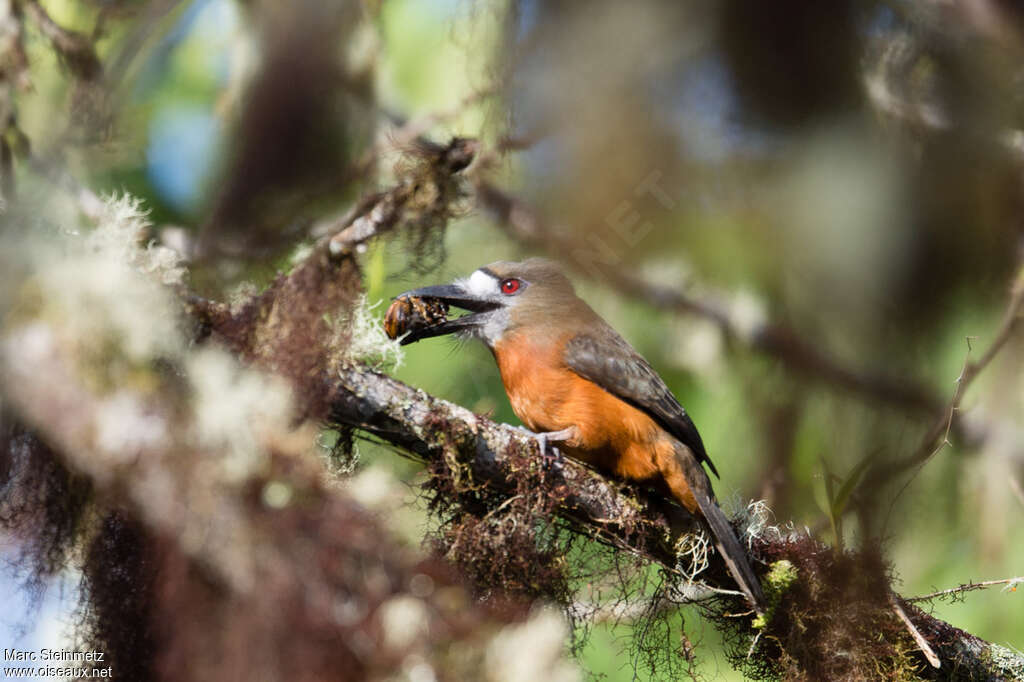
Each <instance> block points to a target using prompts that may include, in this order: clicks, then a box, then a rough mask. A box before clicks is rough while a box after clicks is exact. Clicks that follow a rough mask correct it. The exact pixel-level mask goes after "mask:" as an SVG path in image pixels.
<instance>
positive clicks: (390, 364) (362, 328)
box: [346, 296, 404, 371]
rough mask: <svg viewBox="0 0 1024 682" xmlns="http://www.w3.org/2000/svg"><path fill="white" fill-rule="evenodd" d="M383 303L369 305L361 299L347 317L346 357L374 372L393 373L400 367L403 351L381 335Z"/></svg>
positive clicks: (364, 297)
mask: <svg viewBox="0 0 1024 682" xmlns="http://www.w3.org/2000/svg"><path fill="white" fill-rule="evenodd" d="M382 304H383V301H377V302H376V303H373V304H370V303H368V302H367V299H366V296H360V297H359V300H358V301H356V304H355V305H354V306H353V307H352V312H351V313H350V315H349V318H348V320H349V323H350V324H349V331H350V333H351V337H350V339H349V343H348V348H347V350H346V355H347V357H348V359H349V360H350V361H355V362H361V363H364V364H367V365H369V366H371V367H373V368H374V369H378V370H387V371H394V370H396V369H398V368H399V367H401V366H402V360H403V359H404V352H403V351H402V346H401V345H400V344H399V343H398V341H394V340H392V339H389V338H388V335H387V334H386V333H385V332H384V321H383V316H382V315H380V313H381V312H382V308H383V306H382Z"/></svg>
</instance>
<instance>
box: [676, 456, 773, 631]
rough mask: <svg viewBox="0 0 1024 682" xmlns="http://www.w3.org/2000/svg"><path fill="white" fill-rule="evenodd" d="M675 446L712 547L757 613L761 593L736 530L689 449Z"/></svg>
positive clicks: (761, 602) (762, 607) (761, 609)
mask: <svg viewBox="0 0 1024 682" xmlns="http://www.w3.org/2000/svg"><path fill="white" fill-rule="evenodd" d="M679 446H680V447H677V448H676V456H677V457H678V458H679V460H680V463H681V464H682V468H683V471H684V473H685V476H686V482H687V484H688V485H689V486H690V491H691V492H692V493H693V496H694V497H695V498H696V499H697V506H698V507H699V508H700V512H701V514H702V515H703V516H704V520H705V521H707V524H708V527H709V528H710V529H711V537H712V539H713V540H714V543H715V549H717V550H718V553H719V554H720V555H722V559H724V560H725V565H726V566H727V567H728V569H729V573H730V574H731V575H732V577H733V580H735V581H736V584H737V585H738V586H739V588H740V589H741V590H742V591H743V593H744V594H746V595H747V599H749V600H750V603H751V605H753V607H754V609H755V610H756V611H757V612H758V613H759V614H761V613H764V610H765V598H764V592H763V591H762V590H761V582H760V581H759V580H758V579H757V575H755V574H754V569H752V568H751V567H750V559H749V558H748V557H747V553H746V551H744V549H743V545H741V544H740V541H739V540H737V539H736V533H735V532H734V531H733V529H732V526H730V525H729V519H727V518H725V513H724V512H722V510H721V509H720V508H719V506H718V503H717V502H716V501H715V494H714V493H713V492H712V491H711V480H710V479H709V478H708V475H707V474H706V473H705V472H704V469H703V468H702V467H701V465H700V463H699V462H698V461H697V458H696V457H694V456H693V453H691V452H690V451H689V448H687V447H686V446H685V445H683V444H682V443H680V444H679ZM679 450H683V452H679Z"/></svg>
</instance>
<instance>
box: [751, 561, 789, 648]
mask: <svg viewBox="0 0 1024 682" xmlns="http://www.w3.org/2000/svg"><path fill="white" fill-rule="evenodd" d="M799 574H800V572H799V571H798V570H797V568H796V566H794V565H793V562H792V561H790V560H789V559H780V560H779V561H776V562H774V563H773V564H772V566H771V569H769V571H768V573H767V574H766V575H765V576H764V577H763V578H762V579H761V586H762V587H763V588H764V594H765V597H767V599H768V608H767V609H765V612H764V615H761V616H758V617H757V618H755V619H754V629H755V630H764V629H765V627H767V625H768V623H770V622H771V620H772V615H773V614H774V613H775V609H776V608H778V606H779V602H780V601H781V600H782V595H784V594H785V593H786V591H787V590H789V588H790V586H792V585H793V583H795V582H796V579H797V576H798V575H799Z"/></svg>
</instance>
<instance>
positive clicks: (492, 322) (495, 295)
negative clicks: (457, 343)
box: [455, 270, 509, 348]
mask: <svg viewBox="0 0 1024 682" xmlns="http://www.w3.org/2000/svg"><path fill="white" fill-rule="evenodd" d="M455 284H456V285H457V286H459V287H462V289H464V290H465V291H466V292H467V293H468V294H470V295H471V296H473V297H475V298H479V299H481V300H485V301H500V302H501V303H502V305H501V307H499V308H497V309H496V310H492V311H490V312H487V313H483V314H484V315H485V316H486V317H485V318H484V322H483V324H482V325H481V326H479V327H476V328H475V329H473V330H472V332H471V334H472V335H473V336H475V337H477V338H479V339H481V340H483V342H484V343H486V344H487V345H488V346H491V347H492V348H493V347H494V344H495V343H497V341H498V340H499V339H501V337H502V335H503V334H504V333H505V328H506V327H507V326H508V321H509V310H508V301H507V300H505V299H506V298H507V297H505V296H503V295H502V293H501V288H500V282H499V281H498V280H497V279H496V278H495V277H494V275H491V274H489V273H487V272H484V271H483V270H477V271H476V272H474V273H473V274H472V275H470V276H469V277H466V278H463V279H460V280H458V281H456V282H455Z"/></svg>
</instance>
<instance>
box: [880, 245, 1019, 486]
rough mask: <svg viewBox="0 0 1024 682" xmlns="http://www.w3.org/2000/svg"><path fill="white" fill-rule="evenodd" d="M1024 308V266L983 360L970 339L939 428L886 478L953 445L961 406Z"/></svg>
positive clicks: (890, 464)
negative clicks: (951, 437)
mask: <svg viewBox="0 0 1024 682" xmlns="http://www.w3.org/2000/svg"><path fill="white" fill-rule="evenodd" d="M1022 307H1024V265H1022V266H1021V267H1019V268H1018V269H1017V272H1016V273H1015V274H1014V278H1013V284H1012V285H1011V288H1010V301H1009V303H1008V304H1007V306H1006V312H1005V313H1004V314H1003V321H1002V323H1001V324H1000V325H999V330H998V331H997V332H996V334H995V337H994V339H993V340H992V343H991V344H990V345H989V347H988V349H986V350H985V352H984V353H982V355H981V357H980V358H978V359H977V360H976V361H974V362H971V361H970V353H971V346H970V339H971V338H973V337H968V341H967V344H968V348H967V355H966V357H965V358H964V365H963V368H962V369H961V370H960V375H959V376H958V377H957V379H956V390H955V391H954V392H953V397H952V399H950V401H949V405H948V406H947V408H946V410H944V411H943V413H942V414H941V415H940V416H939V418H938V419H937V420H936V421H935V424H934V425H933V426H932V428H931V429H929V431H928V433H927V434H925V437H924V439H923V440H922V441H921V444H920V445H919V446H918V447H917V450H915V451H914V453H913V454H911V455H910V456H909V457H906V458H905V459H902V460H896V461H894V462H887V463H886V464H885V475H886V476H892V475H894V474H899V473H902V472H904V471H906V470H907V469H911V468H913V467H915V466H918V465H924V464H925V463H926V462H927V461H928V460H930V459H931V458H932V457H933V456H935V455H936V454H938V453H939V452H940V451H941V450H942V449H943V448H944V447H945V446H946V445H948V444H949V434H950V430H951V429H952V428H953V426H954V421H955V416H956V412H957V411H958V410H959V409H960V403H961V402H962V401H963V397H964V394H965V393H966V392H967V389H968V388H969V387H970V385H971V383H972V382H973V381H974V380H975V379H976V378H977V376H978V375H979V374H981V372H982V371H984V369H985V368H986V367H988V366H989V364H991V362H992V360H993V358H995V357H996V355H998V354H999V351H1001V350H1002V349H1003V347H1004V346H1005V345H1006V342H1007V341H1009V340H1010V337H1011V336H1013V332H1014V330H1015V329H1016V326H1017V323H1018V322H1019V321H1020V317H1021V309H1022Z"/></svg>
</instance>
